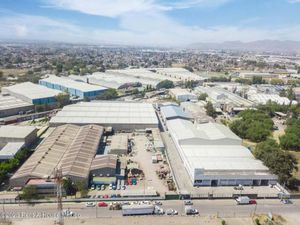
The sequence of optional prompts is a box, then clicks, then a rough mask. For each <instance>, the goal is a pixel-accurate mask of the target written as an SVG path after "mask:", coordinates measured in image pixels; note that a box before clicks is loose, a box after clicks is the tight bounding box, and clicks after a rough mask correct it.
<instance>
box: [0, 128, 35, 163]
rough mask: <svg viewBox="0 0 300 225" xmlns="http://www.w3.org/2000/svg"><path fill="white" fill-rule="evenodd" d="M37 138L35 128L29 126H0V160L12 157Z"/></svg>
mask: <svg viewBox="0 0 300 225" xmlns="http://www.w3.org/2000/svg"><path fill="white" fill-rule="evenodd" d="M36 138H37V129H36V128H35V127H30V126H13V125H8V126H1V127H0V160H7V159H11V158H13V157H14V156H15V155H16V154H17V153H18V152H19V151H20V150H21V149H22V148H24V147H29V146H30V145H31V144H32V143H33V142H34V141H35V140H36Z"/></svg>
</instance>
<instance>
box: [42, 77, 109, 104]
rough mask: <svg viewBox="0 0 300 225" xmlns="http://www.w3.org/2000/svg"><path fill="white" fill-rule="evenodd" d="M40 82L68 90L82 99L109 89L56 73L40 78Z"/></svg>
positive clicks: (48, 86)
mask: <svg viewBox="0 0 300 225" xmlns="http://www.w3.org/2000/svg"><path fill="white" fill-rule="evenodd" d="M39 84H40V85H43V86H45V87H47V88H50V89H54V90H60V91H63V92H67V93H69V94H70V95H71V96H77V97H79V98H82V99H83V98H85V97H86V98H89V99H93V98H95V97H96V96H97V95H99V94H101V93H103V92H104V91H105V90H106V89H107V88H105V87H101V86H96V85H91V84H85V83H83V82H77V81H74V80H71V79H67V78H64V77H58V76H55V75H49V77H48V78H45V79H42V80H40V81H39Z"/></svg>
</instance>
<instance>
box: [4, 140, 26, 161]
mask: <svg viewBox="0 0 300 225" xmlns="http://www.w3.org/2000/svg"><path fill="white" fill-rule="evenodd" d="M24 144H25V142H8V143H7V144H6V145H5V146H4V147H3V148H2V149H0V159H10V158H12V157H14V156H15V154H17V153H18V151H19V150H20V149H21V148H22V147H23V146H24Z"/></svg>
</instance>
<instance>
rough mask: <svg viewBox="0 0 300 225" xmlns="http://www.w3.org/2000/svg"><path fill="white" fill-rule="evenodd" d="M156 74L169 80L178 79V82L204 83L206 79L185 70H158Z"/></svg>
mask: <svg viewBox="0 0 300 225" xmlns="http://www.w3.org/2000/svg"><path fill="white" fill-rule="evenodd" d="M155 71H156V73H158V74H160V75H163V76H165V77H166V78H167V79H169V78H171V79H176V80H178V81H199V82H203V81H204V80H205V78H203V77H201V76H199V75H197V74H195V73H192V72H190V71H188V70H187V69H184V68H156V69H155Z"/></svg>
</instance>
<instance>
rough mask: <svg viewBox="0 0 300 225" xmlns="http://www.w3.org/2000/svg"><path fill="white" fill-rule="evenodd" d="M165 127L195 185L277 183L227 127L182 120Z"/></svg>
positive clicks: (168, 122) (171, 122)
mask: <svg viewBox="0 0 300 225" xmlns="http://www.w3.org/2000/svg"><path fill="white" fill-rule="evenodd" d="M167 127H168V130H169V133H170V135H171V137H172V139H173V142H174V143H175V145H176V148H177V151H178V152H179V155H180V157H181V159H182V161H183V163H184V166H185V168H186V171H187V172H188V174H189V176H190V179H191V182H192V184H193V185H194V186H234V185H239V184H241V185H254V186H258V185H269V184H276V180H277V177H276V176H275V175H272V174H270V173H269V169H268V168H267V167H265V166H264V165H263V163H262V162H261V161H259V160H257V159H255V158H254V156H253V155H252V153H251V152H250V151H249V149H247V148H246V147H244V146H242V145H241V139H240V138H239V137H237V136H236V135H235V134H234V133H233V132H231V131H230V130H229V128H227V127H225V126H223V125H220V124H216V123H206V124H198V125H195V124H193V123H191V122H190V121H187V120H182V119H176V120H169V121H167Z"/></svg>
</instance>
